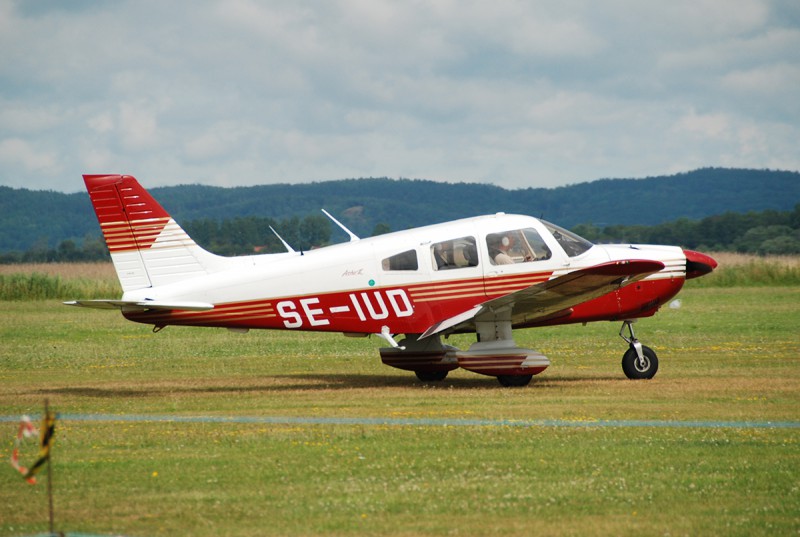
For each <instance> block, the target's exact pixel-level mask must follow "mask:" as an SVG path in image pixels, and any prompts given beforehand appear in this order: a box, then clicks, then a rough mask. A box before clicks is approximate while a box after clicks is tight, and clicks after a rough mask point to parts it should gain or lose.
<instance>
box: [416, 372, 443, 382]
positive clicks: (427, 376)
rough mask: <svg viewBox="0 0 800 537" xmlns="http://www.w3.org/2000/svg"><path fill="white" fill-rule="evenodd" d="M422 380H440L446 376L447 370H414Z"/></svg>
mask: <svg viewBox="0 0 800 537" xmlns="http://www.w3.org/2000/svg"><path fill="white" fill-rule="evenodd" d="M414 373H415V374H416V375H417V378H418V379H419V380H421V381H422V382H440V381H442V380H444V379H445V378H447V373H449V371H414Z"/></svg>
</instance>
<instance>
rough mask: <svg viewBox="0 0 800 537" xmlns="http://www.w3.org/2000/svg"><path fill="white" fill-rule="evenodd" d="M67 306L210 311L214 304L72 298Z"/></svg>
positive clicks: (128, 309) (103, 308)
mask: <svg viewBox="0 0 800 537" xmlns="http://www.w3.org/2000/svg"><path fill="white" fill-rule="evenodd" d="M64 304H66V305H67V306H80V307H83V308H95V309H101V310H113V309H119V310H125V311H146V310H174V311H208V310H212V309H214V304H209V303H208V302H161V301H158V300H71V301H69V302H64Z"/></svg>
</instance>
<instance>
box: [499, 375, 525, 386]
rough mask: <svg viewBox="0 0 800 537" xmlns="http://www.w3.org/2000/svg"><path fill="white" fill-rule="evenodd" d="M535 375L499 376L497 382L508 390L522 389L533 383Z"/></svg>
mask: <svg viewBox="0 0 800 537" xmlns="http://www.w3.org/2000/svg"><path fill="white" fill-rule="evenodd" d="M532 378H533V375H498V376H497V381H498V382H499V383H500V384H502V385H503V386H505V387H506V388H521V387H523V386H527V385H528V384H530V383H531V379H532Z"/></svg>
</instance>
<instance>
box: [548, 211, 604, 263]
mask: <svg viewBox="0 0 800 537" xmlns="http://www.w3.org/2000/svg"><path fill="white" fill-rule="evenodd" d="M541 222H542V224H544V227H546V228H547V231H549V232H550V233H552V234H553V238H554V239H555V240H556V241H557V242H558V244H560V245H561V247H562V248H563V249H564V251H565V252H566V253H567V255H568V256H570V257H576V256H579V255H581V254H582V253H584V252H586V251H587V250H589V248H591V247H592V246H594V245H593V244H592V243H591V242H589V241H587V240H586V239H584V238H583V237H581V236H580V235H576V234H575V233H573V232H571V231H567V230H566V229H564V228H562V227H559V226H557V225H555V224H551V223H550V222H545V221H544V220H542V221H541Z"/></svg>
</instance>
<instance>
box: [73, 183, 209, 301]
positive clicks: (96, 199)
mask: <svg viewBox="0 0 800 537" xmlns="http://www.w3.org/2000/svg"><path fill="white" fill-rule="evenodd" d="M83 181H84V182H85V183H86V189H87V190H88V191H89V197H90V198H91V200H92V205H93V206H94V212H95V213H96V214H97V220H98V221H99V222H100V228H101V230H102V231H103V237H104V238H105V240H106V245H108V251H109V252H110V253H111V259H112V261H113V262H114V268H115V269H116V271H117V276H118V277H119V281H120V284H121V285H122V290H123V291H126V292H127V291H134V290H136V289H143V288H146V287H156V286H160V285H165V284H168V283H172V282H176V281H180V280H185V279H187V278H192V277H195V276H200V275H203V274H208V273H209V272H212V271H214V269H215V268H216V267H218V266H219V264H220V262H221V261H222V260H223V258H220V257H218V256H216V255H214V254H211V253H210V252H207V251H205V250H203V249H202V248H201V247H200V246H198V245H197V244H196V243H195V242H194V241H193V240H192V239H191V238H190V237H189V235H187V234H186V232H185V231H184V230H183V229H181V227H180V226H179V225H178V224H177V223H176V222H175V220H173V219H172V218H171V217H170V215H169V214H168V213H167V211H165V210H164V208H163V207H161V205H159V203H158V202H157V201H156V200H155V199H153V197H152V196H150V194H148V193H147V191H146V190H145V189H144V188H142V186H141V185H140V184H139V182H138V181H137V180H136V179H135V178H133V177H131V176H130V175H84V176H83Z"/></svg>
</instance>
